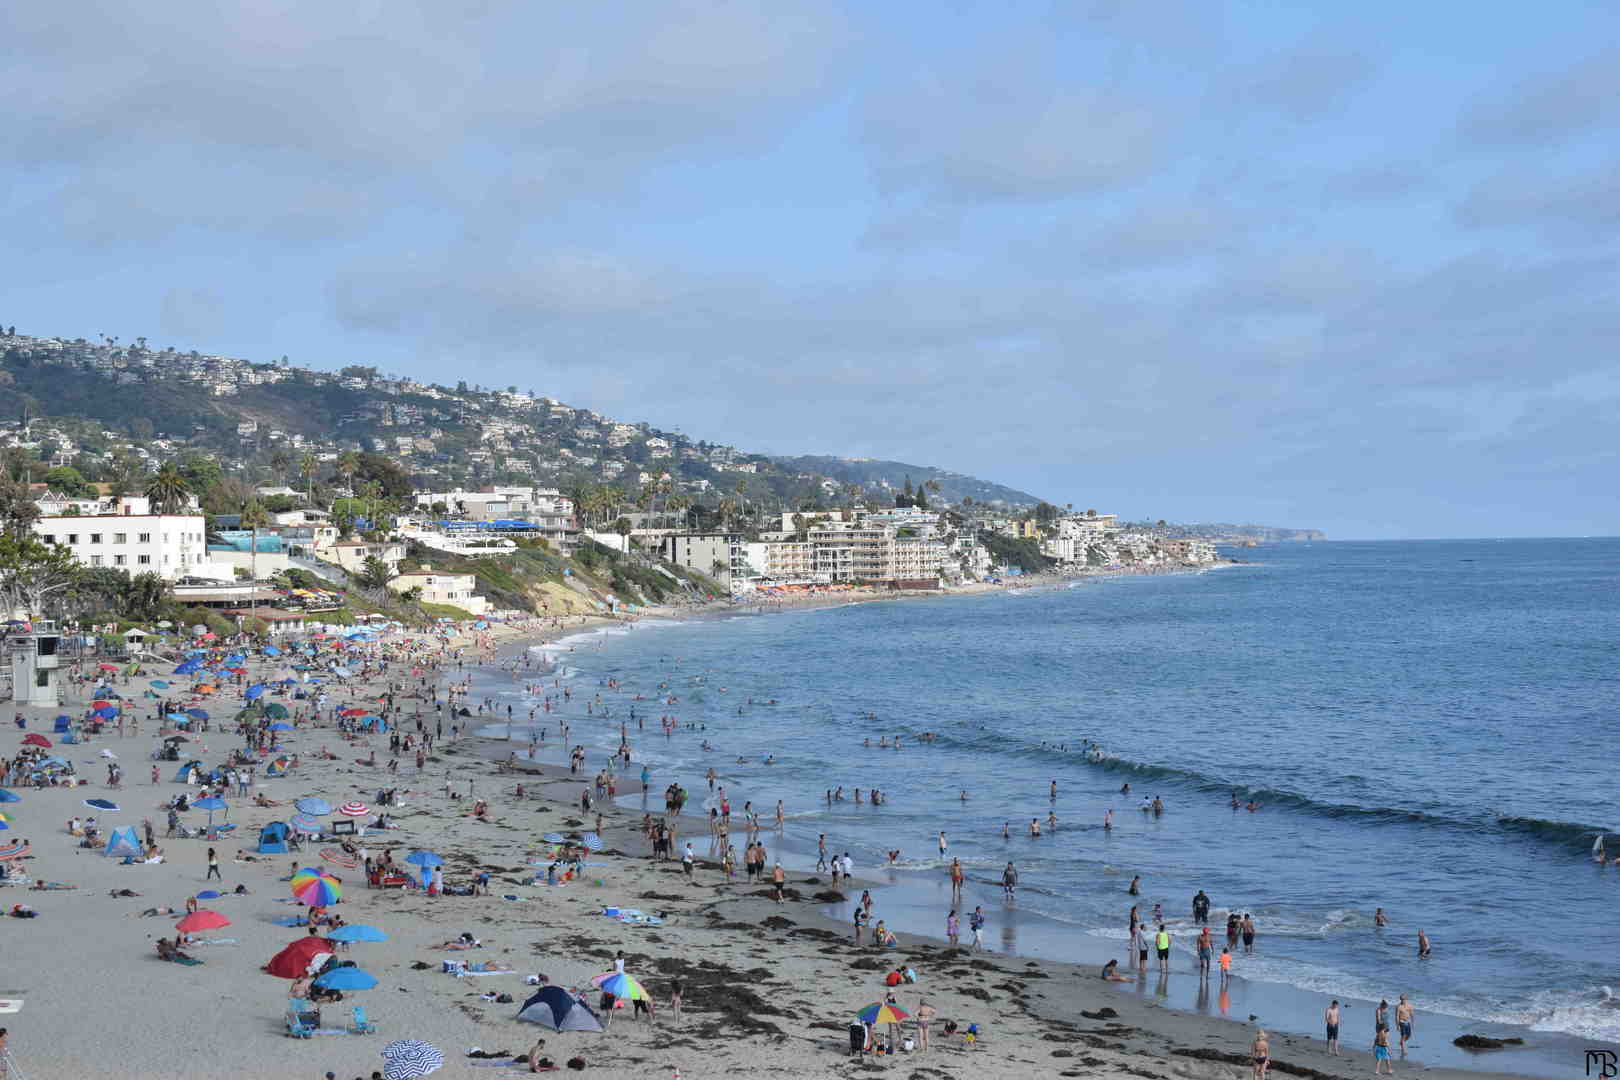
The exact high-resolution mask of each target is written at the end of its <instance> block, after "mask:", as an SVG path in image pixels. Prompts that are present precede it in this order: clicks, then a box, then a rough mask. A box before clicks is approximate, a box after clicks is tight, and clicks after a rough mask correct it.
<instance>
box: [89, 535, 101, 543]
mask: <svg viewBox="0 0 1620 1080" xmlns="http://www.w3.org/2000/svg"><path fill="white" fill-rule="evenodd" d="M90 542H91V543H92V544H99V543H101V534H100V533H91V534H90Z"/></svg>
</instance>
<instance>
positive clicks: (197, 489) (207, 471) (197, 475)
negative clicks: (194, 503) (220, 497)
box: [180, 457, 225, 499]
mask: <svg viewBox="0 0 1620 1080" xmlns="http://www.w3.org/2000/svg"><path fill="white" fill-rule="evenodd" d="M180 475H181V476H183V477H185V478H186V486H187V487H188V488H190V490H191V493H192V494H194V495H196V496H197V497H198V498H199V499H201V498H203V497H205V496H206V495H207V494H208V492H209V491H211V490H212V489H213V488H215V487H217V486H218V485H219V482H220V481H221V480H223V479H225V470H224V469H222V468H220V465H219V462H217V461H215V460H214V459H213V458H205V457H190V458H187V459H186V460H185V461H182V462H181V463H180Z"/></svg>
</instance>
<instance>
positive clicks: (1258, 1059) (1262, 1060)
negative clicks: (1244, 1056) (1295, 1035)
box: [1249, 1028, 1271, 1080]
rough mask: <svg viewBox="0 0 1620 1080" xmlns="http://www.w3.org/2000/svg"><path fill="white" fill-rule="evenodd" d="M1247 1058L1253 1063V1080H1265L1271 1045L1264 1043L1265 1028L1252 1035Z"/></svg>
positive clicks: (1269, 1061) (1269, 1064)
mask: <svg viewBox="0 0 1620 1080" xmlns="http://www.w3.org/2000/svg"><path fill="white" fill-rule="evenodd" d="M1249 1057H1250V1059H1251V1060H1253V1062H1254V1080H1266V1070H1267V1069H1268V1068H1270V1067H1271V1044H1270V1043H1269V1042H1267V1041H1266V1029H1265V1028H1261V1029H1260V1030H1259V1031H1257V1032H1255V1033H1254V1042H1253V1043H1252V1044H1251V1045H1250V1046H1249Z"/></svg>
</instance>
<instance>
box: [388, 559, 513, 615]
mask: <svg viewBox="0 0 1620 1080" xmlns="http://www.w3.org/2000/svg"><path fill="white" fill-rule="evenodd" d="M388 587H389V588H390V589H392V590H394V591H395V592H397V593H405V592H409V591H410V590H412V589H421V590H422V603H424V604H448V605H450V606H451V607H458V608H460V609H461V610H463V611H465V612H467V613H468V614H469V615H484V614H487V613H488V612H489V598H488V597H486V596H479V595H478V594H477V592H475V591H474V590H476V589H477V587H478V576H477V575H476V574H447V573H445V572H444V571H442V570H435V569H433V567H431V566H429V565H428V564H427V563H423V564H422V569H420V570H413V571H411V572H410V573H408V574H401V575H399V576H398V577H396V578H394V579H393V580H392V581H390V582H389V583H388Z"/></svg>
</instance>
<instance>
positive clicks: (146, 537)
mask: <svg viewBox="0 0 1620 1080" xmlns="http://www.w3.org/2000/svg"><path fill="white" fill-rule="evenodd" d="M136 536H137V537H138V538H139V540H140V542H141V543H143V544H150V543H151V542H152V534H151V533H137V534H136Z"/></svg>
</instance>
